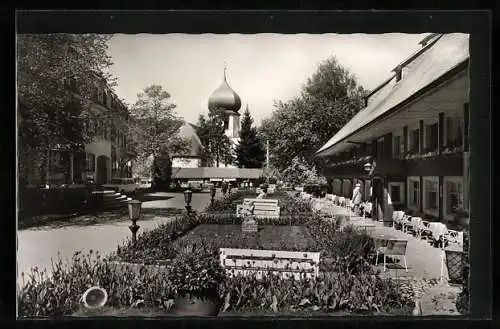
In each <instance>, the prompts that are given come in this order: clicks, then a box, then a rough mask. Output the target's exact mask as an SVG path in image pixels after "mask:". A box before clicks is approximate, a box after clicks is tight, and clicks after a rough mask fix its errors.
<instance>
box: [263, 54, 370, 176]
mask: <svg viewBox="0 0 500 329" xmlns="http://www.w3.org/2000/svg"><path fill="white" fill-rule="evenodd" d="M364 95H365V91H364V90H363V88H362V87H361V86H358V85H357V83H356V79H355V77H354V76H353V75H352V74H351V73H349V71H348V70H347V69H345V68H343V67H342V66H341V65H340V64H339V63H338V62H337V60H336V59H335V58H334V57H332V58H330V59H328V60H326V61H324V62H322V63H320V65H319V66H318V69H317V71H316V72H315V73H314V74H313V75H312V77H311V78H309V79H308V80H307V83H306V84H305V85H304V86H303V88H302V92H301V94H300V96H298V97H295V98H293V99H291V100H288V101H286V102H283V101H278V102H275V104H274V107H275V110H274V111H273V113H272V114H271V116H270V117H269V118H266V119H265V120H264V121H263V123H262V125H261V127H260V133H261V134H262V135H265V136H266V137H267V138H268V139H269V148H270V153H271V154H272V155H273V156H272V158H271V161H272V164H273V166H275V167H276V168H277V169H279V170H280V171H283V170H285V169H286V168H288V167H289V166H290V165H292V160H293V159H294V158H296V157H300V158H302V160H303V163H304V164H305V165H307V166H308V167H309V168H310V169H312V168H314V167H317V166H320V165H321V164H322V163H321V161H318V159H317V158H315V152H316V151H317V150H318V149H319V148H320V147H321V146H323V145H324V144H325V143H326V142H327V141H328V140H329V139H330V138H331V137H332V136H333V135H334V134H335V133H337V131H339V130H340V128H342V127H343V126H344V125H345V124H346V123H347V122H348V121H349V120H350V119H351V118H352V117H353V116H354V115H355V114H356V113H357V112H358V111H359V110H360V109H361V108H363V106H364V100H363V97H364Z"/></svg>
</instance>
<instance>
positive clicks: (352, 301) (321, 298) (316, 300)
mask: <svg viewBox="0 0 500 329" xmlns="http://www.w3.org/2000/svg"><path fill="white" fill-rule="evenodd" d="M398 288H399V287H398V283H396V282H394V281H391V280H383V279H381V278H380V277H378V276H375V275H358V276H353V275H346V274H343V273H327V274H325V275H321V276H320V277H318V279H317V280H315V281H312V280H307V279H303V280H297V281H295V280H293V279H292V278H290V279H279V278H278V277H277V276H274V275H269V276H266V277H264V278H263V279H262V280H258V279H256V278H254V277H250V276H247V277H243V276H235V277H232V278H228V279H226V280H225V281H224V282H223V283H222V284H221V285H220V288H219V296H220V298H221V299H222V300H224V306H223V309H222V311H226V312H255V311H269V312H279V311H292V312H296V311H300V310H311V311H323V312H335V311H340V310H347V311H349V312H352V313H367V312H369V313H379V312H383V313H386V312H389V313H390V312H391V311H392V310H393V309H394V308H397V309H402V308H403V309H406V310H409V309H411V307H412V306H413V299H412V298H407V297H403V296H402V295H400V294H398Z"/></svg>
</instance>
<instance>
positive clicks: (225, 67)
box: [224, 61, 227, 82]
mask: <svg viewBox="0 0 500 329" xmlns="http://www.w3.org/2000/svg"><path fill="white" fill-rule="evenodd" d="M226 69H227V65H226V61H224V81H226V82H227V79H226Z"/></svg>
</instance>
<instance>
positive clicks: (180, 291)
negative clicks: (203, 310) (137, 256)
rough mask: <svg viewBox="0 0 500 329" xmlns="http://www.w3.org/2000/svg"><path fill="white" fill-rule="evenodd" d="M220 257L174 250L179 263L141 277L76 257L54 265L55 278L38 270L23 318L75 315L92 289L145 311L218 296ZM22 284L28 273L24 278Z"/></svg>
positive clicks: (22, 294)
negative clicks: (183, 298) (185, 298)
mask: <svg viewBox="0 0 500 329" xmlns="http://www.w3.org/2000/svg"><path fill="white" fill-rule="evenodd" d="M216 256H217V255H214V254H213V253H211V252H210V249H209V248H206V246H205V245H197V246H190V247H189V248H185V249H182V248H181V249H178V250H176V258H175V259H174V260H173V261H172V262H171V263H169V264H167V265H166V266H164V270H163V271H160V272H157V271H151V270H149V269H148V268H147V267H141V270H140V272H139V273H135V272H134V271H121V272H120V273H118V272H117V271H116V268H115V267H114V266H112V265H111V264H110V263H109V262H108V260H105V259H101V257H100V256H99V255H98V254H97V256H96V257H95V258H94V259H92V257H91V254H88V255H86V256H84V257H81V256H80V253H79V252H77V253H75V254H74V256H73V257H72V259H71V262H70V263H69V264H64V263H63V262H62V260H61V259H59V260H58V261H57V262H56V263H54V264H53V274H52V276H51V277H47V276H46V275H45V273H42V272H39V271H38V269H36V268H34V269H33V270H32V272H31V274H30V275H29V276H28V279H27V281H26V282H23V287H22V288H21V289H20V291H19V293H18V309H19V317H34V316H61V315H71V314H73V313H74V312H76V311H77V310H78V309H79V308H80V307H81V303H80V298H81V296H82V295H83V293H84V292H85V291H86V290H87V289H88V288H90V287H92V286H100V287H101V288H104V289H105V290H106V291H107V293H108V302H107V305H108V306H111V307H131V306H133V305H134V304H135V303H136V302H138V301H142V302H143V303H144V305H145V306H147V307H155V308H159V309H164V310H166V309H168V308H169V307H170V306H171V303H172V301H173V300H174V299H175V298H177V297H178V296H180V295H184V294H188V293H189V294H191V295H192V296H205V297H212V298H213V297H216V296H217V288H218V284H219V282H221V281H222V280H224V275H225V274H224V272H223V269H222V268H221V267H220V265H219V262H218V257H216ZM23 281H24V274H23Z"/></svg>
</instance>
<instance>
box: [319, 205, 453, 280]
mask: <svg viewBox="0 0 500 329" xmlns="http://www.w3.org/2000/svg"><path fill="white" fill-rule="evenodd" d="M321 211H322V212H325V213H333V214H345V215H349V211H348V210H347V209H346V208H344V207H340V206H336V205H333V204H328V205H327V204H325V206H324V207H323V209H322V210H321ZM350 223H351V224H353V225H354V226H363V225H365V224H369V225H374V226H375V227H374V229H373V230H368V232H369V233H370V234H371V235H373V236H376V235H389V236H391V237H394V238H397V239H404V240H408V244H407V247H406V261H407V265H408V272H406V271H405V270H404V268H402V267H401V266H398V267H397V269H396V268H388V269H387V270H386V273H385V275H387V276H391V277H394V276H396V275H397V276H398V277H401V276H411V277H415V278H422V279H439V278H440V275H441V256H442V255H443V253H444V252H443V251H442V250H441V249H439V248H434V247H432V246H431V245H430V244H429V243H428V242H427V241H425V240H422V239H418V238H415V237H413V236H412V235H410V234H406V233H403V232H402V231H400V230H396V229H394V228H392V227H386V226H384V225H383V224H382V223H381V222H377V221H373V220H371V219H370V218H366V219H363V217H359V216H351V220H350ZM379 264H380V263H379ZM401 264H403V262H402V260H401ZM380 269H381V270H382V266H380ZM443 278H444V279H447V278H448V273H447V270H446V266H444V268H443Z"/></svg>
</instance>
